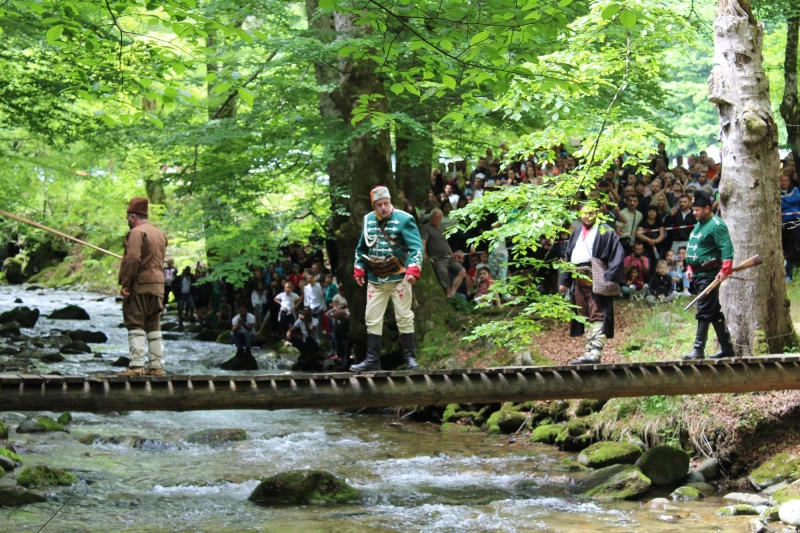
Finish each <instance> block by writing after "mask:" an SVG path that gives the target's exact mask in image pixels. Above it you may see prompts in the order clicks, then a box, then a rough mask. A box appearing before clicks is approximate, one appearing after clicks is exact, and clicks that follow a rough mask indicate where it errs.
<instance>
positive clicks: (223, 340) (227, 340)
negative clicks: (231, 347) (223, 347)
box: [215, 331, 233, 344]
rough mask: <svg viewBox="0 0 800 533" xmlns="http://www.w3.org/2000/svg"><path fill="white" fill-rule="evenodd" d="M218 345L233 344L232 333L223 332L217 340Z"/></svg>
mask: <svg viewBox="0 0 800 533" xmlns="http://www.w3.org/2000/svg"><path fill="white" fill-rule="evenodd" d="M215 342H216V343H217V344H233V337H231V332H230V331H223V332H222V333H220V334H219V335H217V338H216V339H215Z"/></svg>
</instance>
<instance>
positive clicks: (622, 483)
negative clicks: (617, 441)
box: [584, 465, 650, 501]
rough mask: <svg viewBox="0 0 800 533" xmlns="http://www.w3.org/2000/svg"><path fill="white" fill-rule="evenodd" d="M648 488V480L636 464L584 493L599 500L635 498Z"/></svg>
mask: <svg viewBox="0 0 800 533" xmlns="http://www.w3.org/2000/svg"><path fill="white" fill-rule="evenodd" d="M649 488H650V480H649V479H648V478H647V476H645V475H644V474H643V473H642V471H641V470H639V468H638V467H636V466H633V465H631V466H628V467H625V468H624V469H623V470H621V471H620V472H618V473H616V474H614V475H613V476H611V478H609V480H608V481H606V482H605V483H602V484H600V485H598V486H597V487H595V488H593V489H591V490H589V491H587V492H585V493H584V495H585V496H588V497H589V498H592V499H593V500H599V501H619V500H635V499H636V498H638V497H639V496H641V495H642V494H644V493H645V492H647V490H648V489H649Z"/></svg>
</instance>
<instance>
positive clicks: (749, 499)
mask: <svg viewBox="0 0 800 533" xmlns="http://www.w3.org/2000/svg"><path fill="white" fill-rule="evenodd" d="M722 499H723V500H729V501H732V502H736V503H746V504H747V505H752V506H754V507H758V506H761V505H769V504H770V501H769V498H765V497H763V496H759V495H758V494H749V493H747V492H731V493H730V494H726V495H725V496H723V497H722Z"/></svg>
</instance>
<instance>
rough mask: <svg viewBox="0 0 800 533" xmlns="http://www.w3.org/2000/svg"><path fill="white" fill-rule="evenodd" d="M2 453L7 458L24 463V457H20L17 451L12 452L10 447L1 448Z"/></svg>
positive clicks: (0, 452)
mask: <svg viewBox="0 0 800 533" xmlns="http://www.w3.org/2000/svg"><path fill="white" fill-rule="evenodd" d="M0 455H1V456H3V457H5V458H7V459H11V460H12V461H14V462H15V463H19V464H22V457H20V456H19V455H17V454H16V453H14V452H12V451H11V450H9V449H8V448H0Z"/></svg>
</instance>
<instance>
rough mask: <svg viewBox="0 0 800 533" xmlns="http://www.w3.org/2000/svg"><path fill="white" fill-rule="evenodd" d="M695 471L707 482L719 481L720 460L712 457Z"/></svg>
mask: <svg viewBox="0 0 800 533" xmlns="http://www.w3.org/2000/svg"><path fill="white" fill-rule="evenodd" d="M694 471H695V472H697V473H698V474H702V475H703V478H704V479H705V480H706V481H712V480H714V479H717V478H718V477H719V459H717V458H715V457H710V458H708V459H706V460H705V461H703V462H702V463H700V464H699V465H698V466H697V468H695V469H694Z"/></svg>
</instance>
